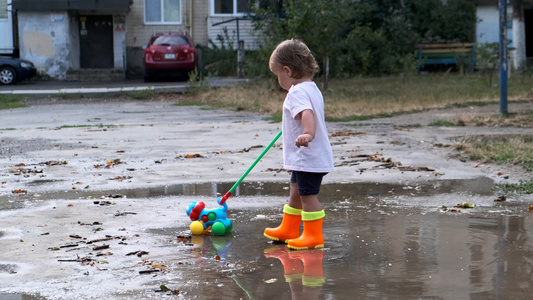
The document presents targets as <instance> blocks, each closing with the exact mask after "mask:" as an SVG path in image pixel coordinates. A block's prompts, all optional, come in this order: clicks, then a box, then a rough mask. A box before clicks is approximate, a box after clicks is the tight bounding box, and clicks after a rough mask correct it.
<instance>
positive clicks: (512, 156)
mask: <svg viewBox="0 0 533 300" xmlns="http://www.w3.org/2000/svg"><path fill="white" fill-rule="evenodd" d="M456 149H457V150H460V151H462V152H463V153H464V154H465V155H466V156H467V158H468V159H470V160H474V161H479V162H482V163H498V164H517V165H521V166H522V167H523V168H524V169H525V170H527V171H533V137H532V136H521V135H507V136H473V137H465V138H463V140H462V141H460V142H459V143H458V144H457V145H456Z"/></svg>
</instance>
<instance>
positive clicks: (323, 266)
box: [0, 82, 533, 300]
mask: <svg viewBox="0 0 533 300" xmlns="http://www.w3.org/2000/svg"><path fill="white" fill-rule="evenodd" d="M130 84H131V85H130ZM139 86H144V85H143V84H142V83H141V82H128V84H126V83H125V82H123V83H117V86H112V85H111V84H108V85H107V86H106V87H102V86H101V84H96V83H95V84H94V85H87V84H85V85H83V86H80V85H79V84H75V83H72V84H71V85H69V86H68V87H66V86H63V87H60V86H57V87H58V88H57V89H56V88H55V87H53V86H52V85H48V84H42V85H39V87H37V86H36V85H31V82H27V83H21V84H18V85H17V86H16V87H15V88H11V89H9V88H6V87H0V93H9V91H11V92H12V93H13V94H16V93H17V92H15V91H19V92H20V93H21V94H23V92H25V93H29V92H28V91H37V92H33V94H39V93H41V92H42V91H46V93H48V92H50V90H54V91H55V90H58V93H62V92H65V91H66V90H65V88H66V89H69V90H68V91H69V92H73V93H74V92H75V90H77V89H87V92H88V93H92V92H96V91H95V90H90V89H102V88H107V89H114V88H122V89H123V88H125V87H128V88H135V87H139ZM159 86H160V88H162V89H169V85H168V83H161V85H159ZM171 86H172V87H173V88H174V89H176V91H177V90H178V89H183V88H185V83H172V84H171ZM38 91H41V92H38ZM100 91H101V90H99V92H100ZM109 91H114V90H109ZM77 92H79V91H76V93H77ZM43 93H44V92H43ZM229 187H230V185H228V183H224V184H220V185H217V186H216V188H213V183H212V182H207V183H204V184H197V185H194V186H191V184H189V183H186V184H183V185H181V186H180V185H179V184H178V185H177V186H176V187H174V188H173V187H172V186H170V187H169V186H166V187H165V188H161V189H157V188H151V189H149V190H146V189H142V188H141V189H130V190H124V191H118V192H120V193H124V194H125V195H127V196H128V198H136V197H138V195H139V194H142V196H143V197H145V198H147V199H148V200H149V199H155V198H158V199H159V198H160V197H168V196H188V197H189V199H191V200H195V199H196V197H200V196H211V197H213V198H214V197H216V192H219V193H220V192H224V191H226V190H228V188H229ZM492 187H493V181H492V180H490V179H489V178H484V177H480V178H474V179H467V180H464V179H454V180H440V181H429V182H428V183H426V184H418V185H416V186H413V185H409V184H402V183H389V184H387V183H356V184H341V183H328V184H325V185H324V186H323V189H322V191H321V193H320V198H321V201H322V203H323V206H324V209H325V210H326V212H327V215H326V218H325V220H324V238H325V248H324V249H317V250H306V251H289V250H288V249H287V248H286V246H285V245H280V244H276V243H272V242H270V241H268V240H266V239H265V238H264V237H263V236H262V235H261V234H260V233H261V232H262V231H263V229H264V228H265V227H272V226H277V225H278V224H279V221H280V220H281V214H280V213H279V211H280V208H278V207H271V206H264V207H257V206H254V207H251V208H241V206H240V205H234V206H232V209H231V213H230V214H229V216H228V217H229V218H230V219H232V220H233V222H234V230H233V231H232V232H231V233H229V234H226V235H224V236H213V235H204V236H190V232H188V231H187V230H186V228H183V227H174V228H164V229H157V230H154V231H153V232H152V233H154V234H157V235H160V236H163V237H167V238H168V240H172V241H173V242H171V243H168V244H165V245H159V246H158V247H173V248H175V249H176V252H179V253H180V254H179V255H176V257H168V258H167V261H166V264H167V265H168V266H170V267H171V268H170V269H171V270H174V271H170V272H169V273H167V274H165V277H164V278H165V281H164V282H165V284H166V286H168V287H169V288H171V289H173V290H174V289H175V290H174V292H175V293H173V291H161V290H158V289H157V288H155V287H159V286H160V283H161V277H159V278H158V277H153V280H148V281H146V280H145V281H144V283H143V285H145V288H144V289H141V290H143V291H142V292H140V293H139V292H138V291H136V292H131V293H130V292H128V291H120V292H117V293H116V294H112V295H109V299H147V298H160V297H162V296H164V297H175V298H178V299H292V300H295V299H306V300H307V299H530V298H531V295H533V281H532V277H531V276H532V275H531V274H533V231H532V228H533V216H532V214H531V213H530V212H529V210H528V209H527V207H528V206H529V205H530V203H529V202H528V200H520V198H517V199H518V200H516V201H504V202H497V201H494V202H493V201H492V199H495V198H496V197H497V196H498V195H497V194H495V193H494V192H493V191H492ZM188 191H194V192H193V193H189V192H188ZM286 193H287V189H286V184H284V183H279V182H277V183H264V182H246V183H243V184H242V186H241V187H240V189H239V193H238V195H236V198H235V202H234V203H236V204H242V205H244V206H245V203H246V197H247V196H254V197H257V196H260V197H261V198H262V199H263V200H264V201H265V202H266V203H268V202H269V199H270V198H272V199H274V198H279V197H283V196H284V195H286ZM69 195H70V194H69V193H64V192H62V193H61V197H62V198H63V199H68V198H69ZM56 196H57V195H55V194H50V195H48V196H46V197H49V198H54V197H56ZM71 197H72V198H76V197H79V195H78V194H75V193H72V196H71ZM41 199H42V198H41ZM487 199H490V200H489V201H487ZM463 202H469V203H473V204H477V203H481V204H480V205H476V206H475V207H474V208H471V209H462V208H460V209H453V207H451V206H453V204H460V203H463ZM443 203H446V204H451V206H450V207H448V209H444V208H442V207H440V208H439V206H440V205H437V204H443ZM24 205H27V202H25V203H22V204H21V203H20V202H17V201H9V199H8V200H7V201H4V202H2V203H0V208H2V209H17V208H20V207H24ZM1 232H2V231H1V230H0V233H1ZM0 237H1V235H0ZM177 238H178V239H177ZM184 255H185V257H184ZM9 268H10V267H9V265H5V264H2V262H1V261H0V274H2V273H4V274H3V275H5V274H6V273H8V272H9ZM61 297H63V296H61ZM61 297H57V298H53V297H48V298H45V299H68V296H66V298H61ZM7 299H43V298H41V297H40V296H39V295H30V294H27V293H16V292H12V291H10V292H2V290H1V287H0V300H7ZM87 299H90V297H89V296H88V297H87Z"/></svg>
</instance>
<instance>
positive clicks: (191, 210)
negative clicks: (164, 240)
mask: <svg viewBox="0 0 533 300" xmlns="http://www.w3.org/2000/svg"><path fill="white" fill-rule="evenodd" d="M221 199H222V198H218V200H217V203H218V204H219V205H220V206H222V207H219V208H214V209H206V208H205V203H204V202H203V201H199V202H196V201H194V202H193V203H192V204H191V205H189V207H188V208H187V215H188V216H189V217H190V218H191V221H193V222H192V223H191V225H190V229H191V233H192V234H193V235H202V234H208V233H209V231H211V232H212V233H213V234H214V235H224V234H226V233H228V232H230V231H231V229H232V228H233V224H232V223H231V221H230V220H229V219H228V218H227V216H226V211H227V210H228V205H227V204H226V203H225V202H222V204H221V203H220V202H221Z"/></svg>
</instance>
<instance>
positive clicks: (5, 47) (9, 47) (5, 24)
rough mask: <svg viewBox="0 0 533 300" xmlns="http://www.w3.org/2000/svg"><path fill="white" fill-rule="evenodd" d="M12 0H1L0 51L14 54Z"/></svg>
mask: <svg viewBox="0 0 533 300" xmlns="http://www.w3.org/2000/svg"><path fill="white" fill-rule="evenodd" d="M10 4H11V0H0V53H1V54H13V50H14V47H13V19H12V15H11V5H10Z"/></svg>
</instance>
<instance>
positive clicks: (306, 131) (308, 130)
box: [296, 109, 316, 148]
mask: <svg viewBox="0 0 533 300" xmlns="http://www.w3.org/2000/svg"><path fill="white" fill-rule="evenodd" d="M300 120H301V122H302V127H303V133H302V134H300V135H299V136H298V137H297V138H296V147H298V148H300V147H301V146H304V147H307V146H308V145H309V143H311V142H312V141H313V139H314V138H315V131H316V125H315V115H314V114H313V111H312V110H310V109H306V110H304V111H302V112H301V113H300Z"/></svg>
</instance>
